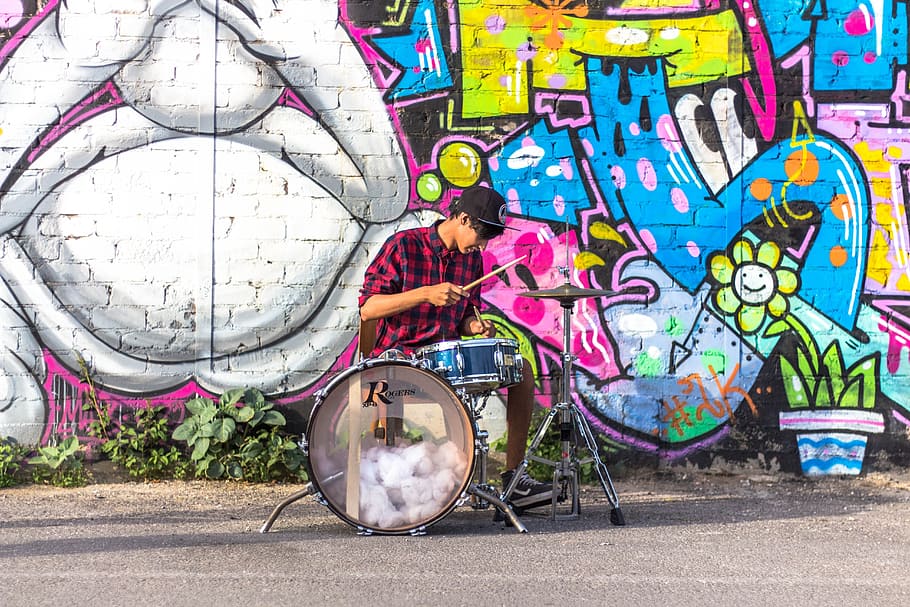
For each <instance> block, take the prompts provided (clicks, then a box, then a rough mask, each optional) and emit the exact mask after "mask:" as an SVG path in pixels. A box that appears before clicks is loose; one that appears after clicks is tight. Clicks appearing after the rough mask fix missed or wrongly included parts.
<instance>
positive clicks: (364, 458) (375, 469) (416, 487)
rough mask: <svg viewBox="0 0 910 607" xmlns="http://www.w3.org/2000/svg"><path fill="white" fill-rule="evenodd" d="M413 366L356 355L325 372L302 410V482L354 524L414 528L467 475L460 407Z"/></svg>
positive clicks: (443, 505)
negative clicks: (306, 479)
mask: <svg viewBox="0 0 910 607" xmlns="http://www.w3.org/2000/svg"><path fill="white" fill-rule="evenodd" d="M416 364H417V363H416V362H411V361H388V360H383V361H378V362H377V361H373V360H368V361H364V362H363V363H361V364H360V365H358V366H357V367H354V368H352V369H349V370H347V371H345V372H343V373H342V374H340V375H339V376H337V377H336V378H335V379H333V380H332V382H331V383H330V384H329V385H328V386H327V387H326V388H325V390H323V391H321V392H320V393H319V395H318V396H317V400H316V404H315V406H314V407H313V412H312V414H311V415H310V421H309V424H308V426H307V443H308V444H309V458H308V466H309V471H310V480H311V481H312V482H313V484H314V486H315V487H316V488H317V489H318V490H319V492H320V493H321V494H322V497H323V498H325V500H326V502H327V503H328V507H329V508H330V509H331V510H332V511H333V512H334V513H335V514H336V515H338V517H339V518H341V519H342V520H344V521H345V522H347V523H349V524H350V525H352V526H354V527H357V528H358V529H363V530H369V531H371V532H377V533H389V534H398V533H410V532H413V531H415V530H420V529H421V528H423V527H426V526H429V525H431V524H432V523H434V522H436V521H438V520H439V519H441V518H442V517H444V516H445V515H446V514H448V513H449V512H451V511H452V510H453V509H454V508H455V506H456V503H457V502H458V499H459V498H460V497H461V495H462V494H463V493H464V491H465V489H466V488H467V486H468V484H469V482H470V480H471V476H472V474H473V470H474V440H475V431H474V425H473V423H472V421H471V417H470V415H469V414H468V412H467V408H466V407H465V405H464V404H463V403H462V402H461V400H459V398H458V397H457V395H456V394H455V392H454V391H453V390H452V388H451V386H450V385H449V384H448V383H447V382H446V381H445V380H444V379H442V378H440V377H439V376H438V375H436V374H435V373H431V372H429V371H426V370H425V369H423V368H420V367H418V366H416Z"/></svg>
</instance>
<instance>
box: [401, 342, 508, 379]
mask: <svg viewBox="0 0 910 607" xmlns="http://www.w3.org/2000/svg"><path fill="white" fill-rule="evenodd" d="M417 356H418V358H420V359H422V360H425V361H426V362H427V363H428V364H429V367H430V368H431V369H432V370H433V371H436V372H437V373H438V374H439V375H441V376H443V377H445V378H446V379H447V380H448V381H449V383H450V384H452V385H453V386H458V387H463V388H464V390H465V391H466V392H469V393H471V392H489V391H490V390H495V389H496V388H504V387H507V386H512V385H514V384H518V383H521V375H522V373H521V370H522V366H523V364H524V362H523V360H522V358H521V353H520V352H519V351H518V342H517V341H515V340H514V339H498V338H486V339H465V340H456V341H443V342H440V343H438V344H433V345H431V346H426V347H423V348H421V349H420V350H418V351H417Z"/></svg>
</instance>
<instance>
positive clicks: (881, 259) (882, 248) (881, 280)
mask: <svg viewBox="0 0 910 607" xmlns="http://www.w3.org/2000/svg"><path fill="white" fill-rule="evenodd" d="M889 248H890V247H889V246H888V241H886V240H885V237H884V235H883V234H882V232H881V230H875V233H874V234H873V235H872V246H871V247H869V258H868V265H867V266H866V277H867V278H868V279H869V280H874V281H875V282H877V283H878V284H880V285H881V286H883V287H884V286H886V285H887V284H888V277H889V276H891V271H892V270H893V269H894V265H893V264H892V263H891V260H889V259H888V250H889Z"/></svg>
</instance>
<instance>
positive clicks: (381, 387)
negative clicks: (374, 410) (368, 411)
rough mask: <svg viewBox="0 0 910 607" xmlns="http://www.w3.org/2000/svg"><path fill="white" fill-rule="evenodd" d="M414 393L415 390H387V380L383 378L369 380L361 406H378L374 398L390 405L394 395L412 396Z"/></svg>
mask: <svg viewBox="0 0 910 607" xmlns="http://www.w3.org/2000/svg"><path fill="white" fill-rule="evenodd" d="M414 394H416V391H415V390H411V389H407V390H389V382H387V381H385V380H381V381H371V382H370V393H369V394H367V397H366V399H365V400H364V401H363V405H362V406H363V407H364V408H366V407H378V406H379V403H377V402H376V398H379V400H381V401H382V402H383V403H385V404H386V405H391V404H392V403H393V402H394V401H393V400H392V399H393V398H395V397H396V396H413V395H414Z"/></svg>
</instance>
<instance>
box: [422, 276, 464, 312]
mask: <svg viewBox="0 0 910 607" xmlns="http://www.w3.org/2000/svg"><path fill="white" fill-rule="evenodd" d="M422 288H423V289H424V295H425V297H426V300H427V301H428V302H429V303H431V304H433V305H434V306H436V307H437V308H441V307H443V306H451V305H452V304H456V303H458V302H459V301H461V300H462V299H464V297H465V296H466V295H467V293H466V292H465V290H464V289H462V288H461V287H460V286H458V285H455V284H452V283H450V282H443V283H440V284H438V285H429V286H426V287H422Z"/></svg>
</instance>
